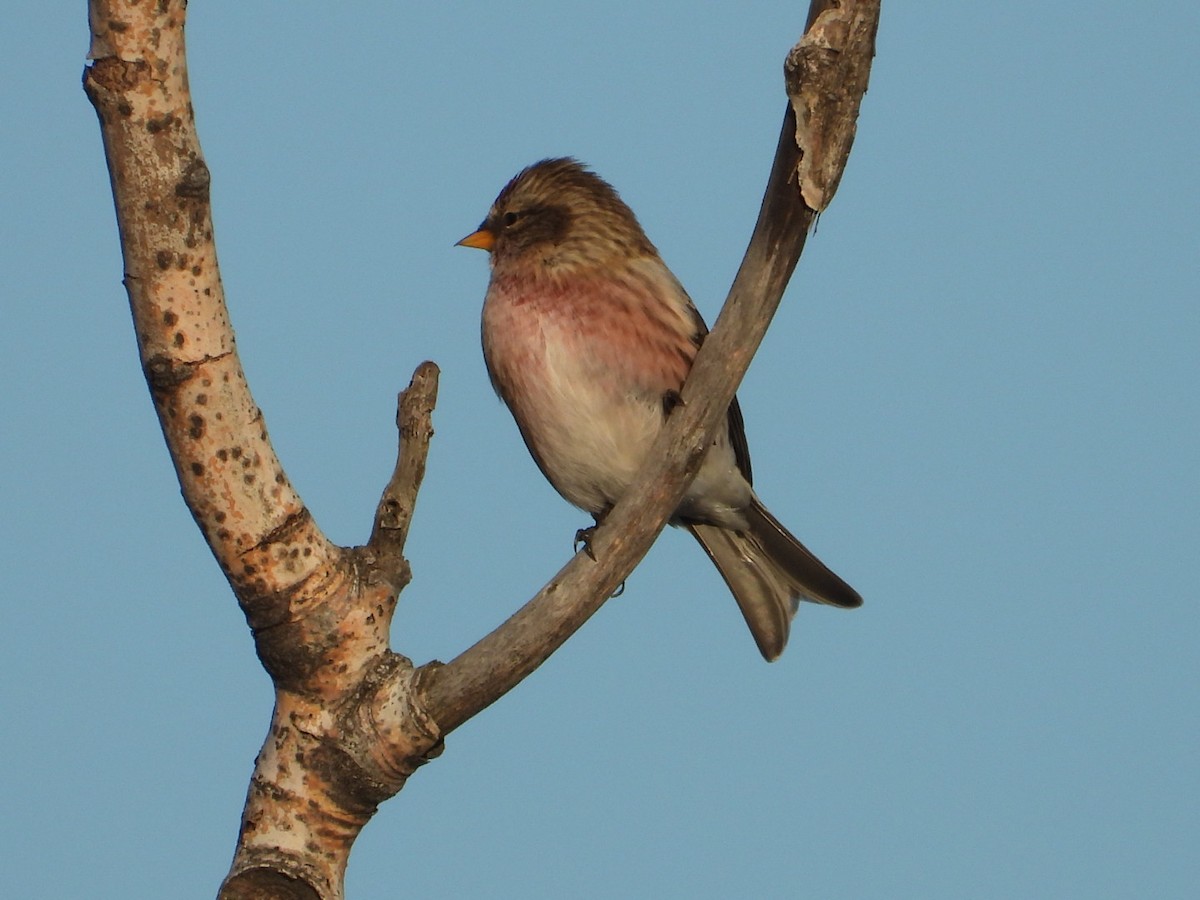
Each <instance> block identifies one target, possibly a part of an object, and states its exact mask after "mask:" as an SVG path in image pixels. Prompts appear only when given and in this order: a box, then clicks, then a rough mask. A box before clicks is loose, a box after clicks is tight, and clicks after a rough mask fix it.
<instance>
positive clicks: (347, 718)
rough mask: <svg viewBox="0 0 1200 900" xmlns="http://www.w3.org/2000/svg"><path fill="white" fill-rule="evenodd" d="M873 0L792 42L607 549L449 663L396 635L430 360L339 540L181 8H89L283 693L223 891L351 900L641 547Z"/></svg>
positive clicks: (94, 78)
mask: <svg viewBox="0 0 1200 900" xmlns="http://www.w3.org/2000/svg"><path fill="white" fill-rule="evenodd" d="M878 7H879V3H878V0H866V2H853V0H840V2H839V0H815V2H814V3H813V5H812V8H811V9H810V15H809V25H810V27H809V29H808V31H807V32H806V34H805V37H804V38H802V40H801V42H800V44H798V45H797V47H796V48H795V49H794V50H793V51H792V54H791V55H790V56H789V61H788V89H789V95H790V96H791V98H792V105H791V106H789V108H788V111H787V115H786V116H785V121H784V127H783V131H782V134H781V135H780V140H779V145H778V149H777V152H776V158H775V162H774V165H773V168H772V172H771V177H770V181H769V184H768V187H767V191H766V194H765V197H764V201H763V206H762V210H761V212H760V216H759V221H758V224H757V225H756V227H755V231H754V234H753V236H752V238H751V242H750V246H749V248H748V249H747V251H746V256H745V259H744V260H743V263H742V266H741V268H740V269H739V271H738V274H737V277H736V278H735V281H734V284H733V287H732V288H731V290H730V294H729V299H728V301H727V303H726V305H725V308H724V310H723V311H722V313H721V315H720V317H719V318H718V320H717V322H716V324H715V325H714V328H713V330H712V332H711V333H710V335H709V336H708V338H707V340H706V341H705V344H704V346H703V347H702V348H701V350H700V352H699V354H698V356H697V359H696V362H695V365H694V367H693V370H692V373H691V376H690V377H689V379H688V381H687V383H686V384H685V386H684V389H683V392H682V397H683V403H682V404H680V405H679V406H678V407H677V409H676V410H675V411H674V412H673V413H672V415H671V417H670V419H669V421H668V423H667V427H666V428H664V430H663V433H662V434H661V435H660V436H659V439H658V443H657V444H656V445H655V448H654V451H652V452H651V454H650V456H649V460H648V462H647V465H646V467H645V469H644V471H643V472H642V473H641V475H640V476H639V478H638V479H637V482H636V484H635V485H634V486H633V487H632V488H631V490H630V491H629V494H628V496H627V497H626V498H625V499H624V500H622V501H621V502H620V503H618V504H617V505H616V507H614V509H613V510H612V512H611V513H610V514H609V516H608V517H607V519H606V521H605V523H604V524H603V526H601V527H600V528H599V529H598V530H597V531H596V533H595V534H594V536H593V538H592V541H591V548H592V551H593V553H594V554H595V559H593V558H591V557H590V556H588V555H587V554H586V553H583V552H580V553H578V554H576V555H575V556H574V557H573V558H572V559H571V560H570V561H569V562H568V563H567V564H566V565H565V566H564V567H563V568H562V569H561V570H560V571H559V572H558V573H557V574H556V575H555V576H554V577H553V578H552V579H551V580H550V581H549V582H548V583H547V584H546V585H545V586H544V587H543V588H542V589H541V590H540V591H539V592H538V593H537V594H536V595H535V596H534V597H533V598H532V599H531V600H530V601H529V602H528V603H527V604H526V605H525V606H524V607H522V608H521V609H520V610H518V611H517V612H516V613H515V614H514V615H513V616H512V617H511V618H509V619H508V621H506V622H505V623H504V624H502V625H501V626H500V627H498V628H497V629H496V630H495V631H493V632H492V633H491V634H489V635H487V636H485V637H484V638H482V639H481V640H480V641H478V642H477V643H476V644H475V645H474V646H472V647H470V648H468V649H467V650H465V651H464V652H463V653H461V654H460V655H459V656H457V657H456V658H455V659H453V660H451V661H450V662H449V663H446V664H444V665H443V664H442V663H439V662H436V661H434V662H431V663H427V664H425V665H423V666H420V667H417V666H414V665H413V663H412V662H411V661H410V660H408V659H407V658H405V657H404V656H401V655H400V654H398V653H396V652H394V651H393V650H392V649H391V648H390V643H389V641H390V628H391V621H392V615H393V612H394V611H395V607H396V601H397V596H398V594H399V592H400V591H401V590H402V589H403V588H404V587H405V585H407V584H408V582H409V580H410V579H411V570H410V568H409V565H408V562H407V560H406V559H405V557H404V546H405V541H406V539H407V536H408V530H409V528H410V526H411V524H412V520H413V512H414V509H415V506H416V500H417V495H418V492H419V489H420V486H421V482H422V479H423V477H424V472H425V462H426V457H427V454H428V452H429V446H430V441H431V439H432V436H433V428H432V424H431V419H432V411H433V409H434V405H435V403H436V399H437V385H438V369H437V367H436V366H435V365H434V364H433V363H431V362H426V363H422V364H421V365H420V366H419V367H418V368H417V370H416V371H415V372H414V375H413V379H412V382H411V383H410V385H409V386H408V388H407V389H405V390H404V391H403V392H402V393H401V394H400V396H399V399H398V404H397V414H396V415H397V427H398V432H399V442H398V450H397V460H396V465H395V469H394V471H393V473H392V475H391V478H390V479H389V481H388V483H387V485H386V486H385V488H384V490H383V493H382V496H381V499H380V501H379V504H378V506H377V508H376V511H375V517H374V522H373V526H372V529H371V535H370V538H369V540H368V541H367V543H366V544H365V545H363V546H361V547H340V546H337V545H335V544H333V543H332V542H331V541H329V540H328V538H327V537H326V536H325V535H324V534H323V533H322V532H321V530H320V528H319V527H318V526H317V524H316V522H315V521H314V520H313V518H312V516H311V515H310V514H309V512H308V509H307V508H306V507H305V506H304V504H303V502H302V501H301V499H300V497H299V495H298V494H297V493H296V491H295V490H294V488H293V487H292V485H291V483H290V481H289V480H288V478H287V475H286V473H285V472H284V469H283V466H282V464H281V463H280V461H279V459H278V457H277V456H276V454H275V452H274V449H273V448H272V446H271V442H270V438H269V436H268V433H267V429H266V425H265V423H264V420H263V416H262V413H261V411H260V410H259V409H258V407H257V406H256V405H255V403H254V399H253V396H252V395H251V393H250V390H249V386H248V385H247V383H246V378H245V374H244V372H243V369H242V366H241V362H240V359H239V357H238V353H237V348H236V342H235V338H234V333H233V330H232V327H231V325H230V322H229V316H228V311H227V309H226V306H225V300H224V292H223V289H222V285H221V279H220V274H219V271H218V268H217V260H216V248H215V244H214V242H213V228H212V219H211V210H210V207H209V172H208V169H207V166H206V165H205V164H204V161H203V156H202V153H201V149H200V145H199V140H198V137H197V134H196V129H195V123H194V118H193V114H192V105H191V97H190V93H189V91H188V84H187V68H186V57H185V50H184V40H183V27H184V19H185V12H186V2H184V0H158V2H155V3H147V2H137V0H123V2H122V0H91V2H90V3H89V18H90V23H91V28H92V45H91V51H90V54H89V56H90V58H91V59H92V60H93V63H92V64H91V65H90V66H89V67H88V68H87V69H85V72H84V87H85V90H86V91H87V94H88V97H89V98H90V100H91V101H92V104H93V106H94V107H95V109H96V112H97V114H98V116H99V120H100V126H101V133H102V137H103V140H104V147H105V155H106V158H107V161H108V166H109V173H110V178H111V182H112V187H113V195H114V202H115V205H116V209H117V220H118V227H119V230H120V236H121V245H122V253H123V258H124V266H125V278H124V282H125V286H126V289H127V292H128V295H129V302H130V308H131V311H132V315H133V320H134V326H135V333H136V336H137V343H138V351H139V355H140V357H141V361H142V366H143V371H144V372H145V375H146V379H147V384H148V386H149V388H150V393H151V397H152V399H153V401H154V405H155V409H156V411H157V413H158V418H159V422H160V425H161V427H162V430H163V436H164V439H165V441H166V443H167V446H168V449H169V451H170V455H171V458H172V461H173V463H174V465H175V469H176V473H177V475H178V477H179V481H180V485H181V487H182V491H183V495H184V499H185V502H186V503H187V505H188V508H189V510H190V511H191V513H192V515H193V517H194V518H195V520H196V523H197V525H198V526H199V528H200V530H201V532H202V533H203V535H204V537H205V540H206V542H207V543H208V545H209V547H210V548H211V550H212V552H213V555H214V557H215V558H216V560H217V562H218V564H219V565H220V566H221V569H222V571H223V572H224V573H225V575H226V577H227V578H228V580H229V582H230V585H231V587H232V588H233V591H234V593H235V595H236V596H237V599H238V602H239V604H240V605H241V607H242V609H243V611H244V613H245V615H246V619H247V622H248V623H249V625H250V627H251V629H252V630H253V633H254V637H255V646H256V649H257V652H258V655H259V658H260V659H261V661H262V663H263V665H264V667H265V668H266V669H267V671H268V673H269V674H270V675H271V678H272V681H273V683H274V685H275V709H274V712H273V715H272V721H271V727H270V730H269V733H268V735H267V738H266V740H265V742H264V744H263V747H262V749H261V751H260V752H259V755H258V758H257V760H256V763H255V770H254V775H253V777H252V779H251V783H250V786H249V789H248V792H247V798H246V805H245V808H244V812H243V817H242V825H241V830H240V834H239V838H238V844H237V849H236V852H235V856H234V860H233V864H232V866H231V869H230V872H229V874H228V876H227V877H226V880H225V882H224V884H223V885H222V889H221V896H223V897H250V896H254V897H264V896H267V897H270V896H278V897H319V898H334V900H337V898H341V897H342V895H343V888H342V883H343V878H344V873H345V867H346V864H347V860H348V858H349V853H350V849H351V845H352V844H353V841H354V839H355V837H356V836H357V835H358V833H359V831H360V830H361V828H362V827H363V825H365V823H366V822H367V821H368V820H369V819H370V817H371V816H372V815H373V814H374V812H375V810H376V808H377V807H378V805H379V804H380V803H382V802H383V801H384V800H386V799H388V798H389V797H391V796H393V795H394V794H395V793H397V792H398V791H399V790H400V789H401V788H402V787H403V785H404V783H405V781H406V779H407V778H408V776H409V775H411V774H412V772H413V771H415V770H416V768H418V767H419V766H420V765H421V764H422V763H424V762H425V761H426V760H428V759H430V758H433V757H434V756H436V755H438V754H439V753H440V752H441V748H442V740H443V738H444V736H445V735H446V734H448V733H449V732H450V731H452V730H454V729H455V728H457V727H458V726H459V725H461V724H462V723H463V722H465V721H466V720H467V719H468V718H470V717H471V716H473V715H474V714H476V713H477V712H479V711H480V710H482V709H484V708H486V707H487V706H488V705H490V704H491V703H493V702H495V700H497V699H498V698H499V697H500V696H502V695H503V694H504V693H506V692H507V691H508V690H510V689H511V688H512V687H513V686H515V685H516V684H517V683H519V682H520V680H521V679H523V678H524V677H525V676H526V675H528V674H529V673H530V672H532V671H533V670H534V669H535V668H537V666H538V665H540V664H541V662H543V661H544V660H545V659H546V658H547V657H548V656H549V655H550V654H551V653H552V652H553V651H554V650H555V649H557V648H558V647H559V646H560V645H561V644H562V643H563V642H564V641H565V640H566V639H567V638H568V637H569V636H570V635H571V634H572V633H574V631H575V630H577V629H578V628H579V627H580V626H581V625H582V624H583V622H585V621H586V620H587V619H588V618H589V617H590V616H591V615H592V614H593V613H594V612H595V611H596V610H597V609H599V607H600V606H601V605H602V604H603V602H604V601H605V599H607V598H608V597H609V596H610V595H611V594H612V593H613V591H614V590H615V589H616V588H617V586H618V585H619V584H621V582H623V581H624V580H625V578H626V577H627V576H628V574H629V573H630V572H631V571H632V569H633V568H634V566H636V565H637V563H638V562H639V561H640V560H641V558H642V557H643V556H644V555H645V553H646V552H647V551H648V549H649V547H650V546H651V544H652V543H653V541H654V539H655V538H656V537H657V535H658V533H659V532H660V531H661V530H662V529H663V527H664V526H665V523H666V521H667V519H668V518H669V516H670V514H671V511H672V510H673V509H674V508H675V507H676V506H677V505H678V503H679V500H680V498H681V497H682V496H683V493H684V491H685V490H686V487H687V485H688V483H690V480H691V478H692V477H693V476H694V475H695V474H696V472H697V470H698V468H699V464H700V461H701V460H702V458H703V455H704V452H705V450H706V448H707V447H708V446H709V444H710V443H711V440H712V435H713V434H714V432H715V430H716V428H717V427H718V423H719V422H720V421H721V420H722V419H723V417H724V414H725V410H726V409H727V408H728V406H729V403H730V402H731V400H732V398H733V395H734V392H735V391H736V388H737V385H738V383H739V382H740V380H741V378H742V376H743V375H744V373H745V371H746V368H747V367H748V365H749V362H750V359H751V357H752V356H753V354H754V351H755V350H756V349H757V347H758V344H759V342H760V341H761V339H762V336H763V334H764V333H765V331H766V328H767V325H768V324H769V322H770V320H771V317H772V316H773V314H774V312H775V309H776V308H777V307H778V304H779V301H780V298H781V297H782V294H783V290H784V288H785V286H786V284H787V281H788V279H789V278H790V275H791V273H792V270H793V268H794V267H795V264H796V261H797V260H798V258H799V255H800V252H801V250H802V248H803V244H804V240H805V237H806V235H807V233H808V230H809V227H810V225H811V223H812V221H813V218H814V216H815V215H816V213H817V212H818V211H819V210H820V209H823V208H824V206H825V205H826V204H827V203H828V202H829V199H830V198H831V197H832V193H833V191H834V190H836V187H837V183H838V180H839V179H840V177H841V168H842V166H843V165H844V162H845V158H846V155H847V154H848V153H849V147H850V143H851V142H852V140H853V133H854V121H855V120H856V118H857V114H858V103H859V101H860V100H861V96H862V92H863V91H865V89H866V76H867V73H868V72H869V66H870V60H871V56H872V55H873V52H874V34H875V27H876V25H877V22H878ZM814 60H816V62H814ZM830 98H836V100H837V103H834V102H833V100H831V99H830ZM839 104H840V105H839ZM798 141H799V143H798ZM797 185H800V187H801V190H797Z"/></svg>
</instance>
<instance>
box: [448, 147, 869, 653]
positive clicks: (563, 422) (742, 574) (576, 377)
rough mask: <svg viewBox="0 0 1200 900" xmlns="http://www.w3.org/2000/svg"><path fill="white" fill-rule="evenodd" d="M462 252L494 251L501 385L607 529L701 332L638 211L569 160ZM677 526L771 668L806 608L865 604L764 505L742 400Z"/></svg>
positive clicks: (489, 309)
mask: <svg viewBox="0 0 1200 900" xmlns="http://www.w3.org/2000/svg"><path fill="white" fill-rule="evenodd" d="M459 244H460V245H462V246H466V247H477V248H479V249H482V250H487V251H488V252H489V253H490V261H491V270H492V273H491V281H490V282H489V284H488V289H487V297H486V299H485V300H484V304H483V355H484V359H485V361H486V363H487V369H488V373H489V375H490V376H491V379H492V385H493V386H494V387H495V389H496V392H497V393H498V394H499V395H500V397H501V399H502V400H503V401H504V402H505V404H507V406H508V408H509V409H510V410H511V411H512V414H513V417H514V418H515V419H516V421H517V427H518V428H519V429H520V430H521V436H522V437H523V438H524V439H525V444H526V446H528V447H529V452H530V453H531V454H532V455H533V458H534V461H535V462H536V463H537V464H538V467H539V468H540V469H541V470H542V474H544V475H545V476H546V478H547V479H549V481H550V483H551V484H552V485H553V486H554V488H555V489H556V490H557V491H558V492H559V493H560V494H561V495H562V496H563V497H565V498H566V499H567V500H568V501H570V502H571V503H573V504H575V505H576V506H578V507H580V508H582V509H584V510H586V511H587V512H589V513H591V514H592V515H593V516H594V517H595V518H596V521H597V522H599V521H601V520H602V519H603V517H604V516H605V515H606V514H607V512H608V511H609V510H610V509H611V508H612V506H613V505H614V504H615V503H616V502H617V500H619V499H620V498H621V496H622V495H623V494H624V493H625V490H626V488H628V487H629V485H630V484H631V483H632V481H633V478H634V476H635V475H636V474H637V471H638V468H639V467H640V466H641V464H642V461H643V459H644V458H645V455H646V452H647V451H648V450H649V448H650V445H651V443H652V442H653V441H654V438H655V436H656V435H657V434H658V431H659V429H660V428H661V427H662V425H663V422H664V421H665V419H666V416H667V415H669V413H670V409H671V407H672V406H673V405H674V402H675V401H677V400H678V398H679V391H680V390H681V389H682V387H683V382H684V379H685V378H687V375H688V371H689V370H690V369H691V367H692V360H693V359H694V358H695V356H696V351H697V350H698V348H699V347H700V344H701V342H702V341H703V340H704V336H705V335H706V334H707V332H708V329H707V327H706V326H705V324H704V320H703V319H702V318H701V317H700V313H699V312H698V311H697V310H696V307H695V306H693V305H692V301H691V299H690V298H689V297H688V295H687V293H686V292H685V291H684V289H683V286H682V285H681V284H680V283H679V281H678V280H677V279H676V278H675V276H674V275H672V274H671V271H670V270H669V269H668V268H667V267H666V265H665V264H664V263H663V261H662V259H661V258H660V257H659V255H658V251H657V250H656V249H655V248H654V245H653V244H651V243H650V241H649V240H648V239H647V237H646V235H645V233H644V232H643V231H642V227H641V225H639V224H638V221H637V218H636V217H635V216H634V214H633V211H632V210H631V209H630V208H629V207H628V206H626V205H625V203H624V202H623V201H622V200H621V198H620V197H619V196H618V195H617V192H616V191H615V190H614V189H613V188H612V187H611V186H610V185H609V184H608V183H607V182H605V181H604V180H603V179H601V178H600V177H599V176H597V175H595V174H594V173H592V172H591V171H589V170H588V169H586V168H584V167H583V166H582V165H581V164H580V163H578V162H577V161H575V160H574V159H546V160H542V161H541V162H539V163H536V164H534V165H532V166H530V167H529V168H527V169H525V170H523V171H522V172H520V173H518V174H517V176H516V177H515V178H513V179H512V180H511V181H510V182H509V183H508V184H507V185H506V186H505V188H504V190H502V191H501V192H500V195H499V196H498V197H497V198H496V202H495V203H493V204H492V208H491V210H489V212H488V214H487V218H486V219H484V220H483V223H482V224H481V225H480V226H479V229H478V230H477V231H475V232H473V233H472V234H470V235H468V236H467V237H465V238H463V239H462V240H461V241H459ZM671 524H673V525H679V526H682V527H684V528H686V529H688V531H690V532H691V533H692V534H693V535H695V537H696V540H698V541H699V542H700V545H701V546H702V547H703V548H704V550H705V552H707V553H708V556H709V558H710V559H711V560H712V561H713V563H714V564H715V565H716V567H717V570H718V571H719V572H720V573H721V576H722V577H723V578H724V579H725V583H726V584H727V585H729V589H730V590H731V591H732V592H733V596H734V599H736V600H737V603H738V606H739V607H740V608H741V610H742V615H743V616H744V617H745V619H746V624H747V625H749V626H750V631H751V633H752V634H753V635H754V640H755V641H756V642H757V643H758V649H759V650H760V651H762V655H763V656H764V657H765V658H766V659H768V660H773V659H775V658H776V657H778V656H779V654H780V653H782V652H783V648H784V646H785V644H786V643H787V639H788V630H789V628H790V626H791V621H792V617H793V616H794V615H795V613H796V609H797V607H798V605H799V600H801V599H803V600H810V601H813V602H817V603H827V604H830V605H833V606H842V607H856V606H859V605H861V604H862V598H861V597H859V595H858V594H857V593H856V592H855V590H854V589H853V588H851V587H850V586H849V585H848V584H846V583H845V582H844V581H842V579H840V578H839V577H838V576H837V575H835V574H834V573H833V572H832V571H830V570H829V569H828V568H827V567H826V566H825V565H824V563H822V562H821V561H820V560H819V559H817V558H816V556H814V555H813V554H812V553H811V552H809V550H808V549H807V548H805V546H804V545H803V544H801V543H800V542H799V541H798V540H796V538H794V537H793V536H792V535H791V534H790V533H789V532H788V530H787V529H786V528H784V527H783V526H782V525H781V524H779V522H778V521H777V520H776V519H775V517H774V516H772V515H771V514H770V513H769V512H767V510H766V508H765V507H764V506H763V505H762V503H761V502H760V501H759V499H758V497H757V496H756V495H755V493H754V491H753V489H752V488H751V477H750V454H749V451H748V450H747V447H746V436H745V431H744V429H743V425H742V415H741V411H740V410H739V408H738V403H737V400H736V399H735V400H734V401H733V403H732V404H731V405H730V407H729V415H728V424H727V427H725V428H722V429H720V431H719V433H718V435H717V437H716V439H715V440H714V442H713V445H712V447H711V449H710V450H709V451H708V454H707V455H706V457H705V459H704V462H703V464H702V465H701V468H700V472H699V474H698V475H697V476H696V479H695V480H694V481H693V482H692V484H691V487H690V488H689V489H688V492H687V494H686V495H684V498H683V501H682V502H681V503H680V505H679V508H678V509H676V510H675V513H674V515H673V516H672V518H671Z"/></svg>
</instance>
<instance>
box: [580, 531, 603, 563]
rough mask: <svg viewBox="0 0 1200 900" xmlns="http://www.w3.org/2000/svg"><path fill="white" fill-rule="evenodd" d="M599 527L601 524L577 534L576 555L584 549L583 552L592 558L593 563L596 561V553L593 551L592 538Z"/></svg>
mask: <svg viewBox="0 0 1200 900" xmlns="http://www.w3.org/2000/svg"><path fill="white" fill-rule="evenodd" d="M599 527H600V526H599V524H596V525H589V526H588V527H587V528H580V529H579V530H578V531H576V532H575V544H574V547H575V552H576V553H578V552H579V548H580V547H582V548H583V551H584V552H585V553H586V554H587V555H588V556H590V557H591V558H592V560H593V561H594V560H595V559H596V552H595V551H594V550H593V549H592V536H593V535H594V534H595V533H596V529H597V528H599Z"/></svg>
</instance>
